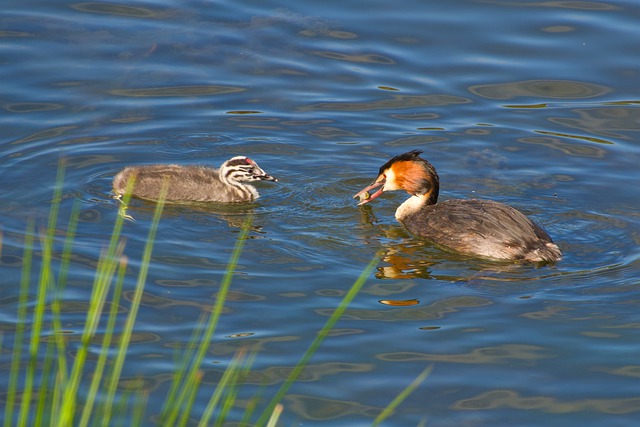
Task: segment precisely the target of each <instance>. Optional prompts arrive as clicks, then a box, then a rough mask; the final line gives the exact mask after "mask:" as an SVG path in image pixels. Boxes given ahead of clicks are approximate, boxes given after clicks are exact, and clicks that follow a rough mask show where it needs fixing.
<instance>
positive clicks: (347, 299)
mask: <svg viewBox="0 0 640 427" xmlns="http://www.w3.org/2000/svg"><path fill="white" fill-rule="evenodd" d="M380 259H381V254H377V255H376V256H375V257H374V258H373V260H371V262H370V263H369V265H367V267H366V268H365V269H364V271H363V272H362V274H360V277H358V279H357V280H356V281H355V283H354V284H353V285H352V286H351V288H350V289H349V291H348V292H347V294H346V295H345V296H344V298H342V301H340V304H339V305H338V308H336V310H335V311H334V312H333V313H332V314H331V316H330V317H329V320H327V322H326V323H325V325H324V326H323V327H322V329H321V330H320V332H318V335H316V338H315V339H314V340H313V342H312V343H311V345H310V346H309V348H308V349H307V351H306V352H305V353H304V355H303V356H302V358H301V359H300V361H299V362H298V364H297V365H296V366H295V367H294V368H293V370H292V371H291V373H290V374H289V376H288V377H287V379H286V380H285V381H284V383H283V384H282V386H281V387H280V389H279V390H278V392H277V393H276V394H275V396H274V397H273V398H272V399H271V402H269V404H268V405H267V408H266V409H265V410H264V412H263V413H262V415H261V416H260V418H259V419H258V422H257V423H256V424H255V425H256V426H258V427H260V426H263V425H265V423H266V422H267V420H268V419H269V418H270V417H271V414H272V413H273V412H274V410H275V407H276V405H277V404H278V403H279V402H280V401H281V400H282V398H283V397H284V396H285V394H287V392H288V391H289V388H291V386H292V385H293V383H294V382H295V381H296V380H297V379H298V377H299V376H300V374H301V373H302V371H303V370H304V368H305V367H306V366H307V364H308V363H309V361H310V360H311V358H312V357H313V355H314V354H315V353H316V351H317V350H318V348H319V347H320V345H321V344H322V342H323V341H324V339H325V338H326V337H327V335H329V333H330V332H331V330H332V329H333V326H334V325H335V324H336V322H337V321H338V319H340V317H341V316H342V314H344V312H345V310H346V309H347V307H348V306H349V304H350V303H351V301H353V298H355V296H356V295H357V294H358V292H360V289H361V288H362V286H363V285H364V284H365V282H366V281H367V279H368V278H369V276H370V275H371V273H372V272H373V270H374V269H375V268H376V266H377V265H378V263H379V262H380Z"/></svg>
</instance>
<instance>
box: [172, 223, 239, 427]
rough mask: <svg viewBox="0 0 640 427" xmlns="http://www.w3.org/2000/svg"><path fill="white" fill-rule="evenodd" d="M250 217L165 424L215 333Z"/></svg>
mask: <svg viewBox="0 0 640 427" xmlns="http://www.w3.org/2000/svg"><path fill="white" fill-rule="evenodd" d="M251 221H252V217H251V216H249V217H248V218H247V220H246V221H245V223H244V225H243V227H242V230H241V232H240V235H239V236H238V239H237V241H236V245H235V248H234V250H233V253H232V254H231V258H230V260H229V263H228V264H227V271H226V272H225V275H224V278H223V279H222V282H221V283H220V289H219V290H218V294H217V296H216V302H215V304H214V307H213V310H212V312H211V315H210V316H209V321H208V323H207V327H206V329H205V331H204V332H203V334H202V337H200V338H199V340H198V342H199V343H200V345H199V347H198V350H197V352H196V355H195V358H194V361H193V362H192V364H191V367H190V368H189V372H188V373H187V374H186V377H185V378H184V380H183V383H182V385H181V388H180V392H179V393H178V394H177V397H176V399H175V401H172V402H169V405H168V406H167V407H166V408H165V411H164V412H163V416H162V421H163V423H165V425H174V423H175V421H176V419H177V417H178V412H179V411H180V408H181V407H182V406H183V405H184V404H185V402H186V397H187V395H188V393H189V387H188V384H190V383H192V382H193V378H195V377H196V376H197V375H198V371H199V370H200V366H201V365H202V361H203V360H204V356H205V354H206V353H207V350H208V349H209V345H210V343H211V339H212V337H213V334H214V333H215V330H216V326H217V325H218V320H219V319H220V315H221V314H222V310H223V308H224V303H225V301H226V298H227V294H228V292H229V287H230V286H231V279H232V278H233V273H234V271H235V268H236V266H237V265H238V260H239V259H240V254H241V253H242V248H243V247H244V243H245V240H246V237H247V235H248V233H249V230H250V228H251Z"/></svg>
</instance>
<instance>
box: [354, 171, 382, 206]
mask: <svg viewBox="0 0 640 427" xmlns="http://www.w3.org/2000/svg"><path fill="white" fill-rule="evenodd" d="M385 182H387V179H386V178H385V177H384V175H380V176H379V177H378V179H376V180H375V181H373V183H371V185H369V186H367V187H365V188H363V189H362V190H360V191H358V192H357V193H356V195H355V196H353V198H354V199H356V198H359V199H360V203H358V206H361V205H364V204H366V203H369V202H370V201H372V200H373V199H375V198H377V197H379V196H380V195H381V194H382V193H383V192H384V184H385ZM376 187H380V189H379V190H378V191H376V192H375V193H373V194H368V192H369V190H373V189H374V188H376ZM362 195H364V196H366V197H363V196H362Z"/></svg>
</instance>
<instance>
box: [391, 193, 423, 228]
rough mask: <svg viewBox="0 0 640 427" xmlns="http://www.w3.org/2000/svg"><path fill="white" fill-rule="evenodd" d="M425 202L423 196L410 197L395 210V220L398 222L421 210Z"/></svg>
mask: <svg viewBox="0 0 640 427" xmlns="http://www.w3.org/2000/svg"><path fill="white" fill-rule="evenodd" d="M425 202H426V199H425V196H424V195H423V196H411V197H409V198H408V199H407V200H405V201H404V202H403V203H402V204H401V205H400V206H398V209H396V219H397V220H398V221H400V222H402V221H403V219H404V218H407V217H409V216H411V215H413V214H415V213H417V212H418V211H420V209H422V207H423V206H424V204H425Z"/></svg>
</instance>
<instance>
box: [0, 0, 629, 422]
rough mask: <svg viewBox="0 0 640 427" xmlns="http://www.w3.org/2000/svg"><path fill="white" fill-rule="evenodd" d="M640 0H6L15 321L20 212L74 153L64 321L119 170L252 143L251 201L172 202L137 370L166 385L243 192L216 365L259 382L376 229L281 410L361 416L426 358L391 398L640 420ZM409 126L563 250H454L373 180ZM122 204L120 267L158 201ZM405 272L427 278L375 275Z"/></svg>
mask: <svg viewBox="0 0 640 427" xmlns="http://www.w3.org/2000/svg"><path fill="white" fill-rule="evenodd" d="M454 3H455V4H454ZM639 19H640V5H637V4H636V3H635V2H633V1H610V2H570V1H558V2H535V1H530V2H521V1H460V2H448V1H433V2H423V1H407V2H402V3H393V4H390V3H389V2H388V1H366V2H365V1H352V2H335V1H328V2H311V1H302V2H284V1H280V2H278V1H246V2H231V1H222V2H211V1H188V2H173V1H139V2H75V3H74V2H67V1H63V0H56V1H46V2H45V1H33V0H32V1H29V2H22V1H21V2H18V1H5V4H4V6H3V13H2V16H0V52H1V55H0V58H1V59H0V61H2V67H1V68H0V94H1V95H0V108H1V110H0V111H1V113H0V125H1V126H2V135H1V136H0V144H1V147H2V151H3V156H2V165H3V173H2V176H1V178H0V180H1V182H2V187H3V191H2V196H1V197H2V203H0V209H1V213H2V220H1V225H2V230H3V233H4V237H3V249H2V257H1V258H0V260H1V266H2V272H3V273H2V279H0V304H1V306H2V309H1V310H0V311H1V312H2V314H1V315H0V316H1V317H0V318H1V319H2V330H3V331H4V336H5V338H4V340H5V341H4V342H5V343H7V342H9V343H11V342H12V337H13V335H12V334H13V331H14V330H15V322H16V318H15V314H14V313H15V312H16V308H17V307H16V296H17V293H18V287H17V284H18V283H19V280H20V269H21V257H22V242H23V239H24V237H23V234H24V230H25V228H26V224H27V218H34V219H35V221H36V223H37V224H38V225H45V224H46V218H47V215H48V212H49V207H50V201H51V197H52V194H53V188H54V181H55V176H56V169H57V167H58V163H59V160H60V159H61V158H64V159H65V162H66V175H65V181H64V200H63V203H62V206H61V212H60V222H59V228H60V229H61V233H62V231H63V230H64V228H65V224H66V221H67V219H68V218H69V216H70V215H71V210H72V206H73V204H74V203H79V206H80V211H81V214H80V215H81V216H80V218H81V223H80V226H79V230H78V236H77V244H76V249H75V252H74V259H73V263H72V271H71V274H70V280H69V284H68V286H67V289H66V291H65V296H64V299H65V310H64V324H65V328H66V329H67V330H68V333H69V334H70V339H71V340H73V339H74V337H75V338H76V339H79V334H80V332H81V327H82V322H83V321H84V314H85V311H86V308H87V306H88V301H89V298H90V295H91V283H92V280H93V271H94V269H95V265H96V261H97V259H98V257H99V255H100V250H101V249H102V248H103V247H105V246H106V244H107V242H108V237H109V235H110V233H111V230H112V227H113V223H114V221H115V218H116V215H117V204H116V202H115V201H114V200H112V199H111V197H110V189H111V187H110V186H111V179H112V178H113V176H114V174H115V173H117V171H118V170H119V169H121V168H122V167H123V166H124V165H128V164H141V163H153V162H173V163H180V164H211V165H215V166H217V165H219V164H220V163H221V162H222V161H224V160H226V159H227V158H229V157H231V156H235V155H240V154H244V155H248V156H251V157H252V158H254V159H255V160H256V161H257V162H258V163H259V164H260V166H261V167H262V168H263V169H265V170H266V171H267V172H268V173H270V174H272V175H274V176H276V177H278V178H279V180H280V182H279V183H276V184H272V183H265V184H263V185H260V186H259V187H260V188H259V191H260V193H261V195H262V197H261V198H260V199H259V200H258V203H256V204H254V205H251V206H244V207H224V206H216V207H208V208H198V209H192V208H188V207H183V206H179V207H169V208H168V209H167V210H166V212H165V213H164V215H163V218H162V221H161V225H160V229H159V231H158V236H157V241H156V245H155V249H154V252H153V257H152V266H151V271H150V274H149V277H148V280H147V284H146V288H145V296H144V299H143V307H142V309H141V311H140V314H139V319H138V323H137V325H136V330H135V338H136V339H135V342H134V344H132V346H131V349H130V354H129V355H128V357H127V364H126V366H125V372H124V376H125V377H126V378H136V377H140V376H142V377H143V378H144V380H145V382H146V383H147V384H148V390H149V392H150V398H149V399H150V402H151V405H150V407H151V408H153V407H154V405H158V406H159V405H160V404H161V402H162V400H163V398H164V393H166V391H167V388H168V384H169V383H168V381H169V375H168V374H169V373H171V372H172V369H173V368H174V365H173V357H174V355H175V349H176V348H183V347H184V346H185V345H186V343H187V341H188V338H189V336H190V334H191V331H192V330H193V328H194V327H196V325H197V323H198V321H199V317H200V313H201V311H202V310H208V309H209V308H210V307H211V306H212V305H213V303H214V301H215V296H216V292H217V290H218V286H219V284H220V281H221V279H222V275H223V272H224V270H225V267H226V264H227V262H228V259H229V256H230V254H231V250H232V248H233V246H234V244H235V242H236V239H237V236H238V233H239V228H240V227H241V224H242V223H243V221H244V218H245V216H246V215H247V214H249V213H252V214H253V215H254V223H253V229H252V231H251V233H250V237H251V238H250V239H248V241H247V242H246V245H245V249H244V252H243V254H242V257H241V261H240V265H239V267H238V272H237V274H236V276H235V278H234V282H233V285H232V288H231V289H232V294H231V300H230V301H229V303H228V304H227V305H226V312H225V314H224V316H223V317H222V320H221V325H220V327H219V328H218V331H217V333H216V337H215V342H214V345H213V346H212V349H211V352H210V354H208V356H207V365H208V368H207V369H206V370H205V373H204V374H205V376H204V383H205V384H206V385H209V387H210V390H213V388H214V387H215V383H216V382H217V380H218V379H219V378H220V376H221V374H222V371H223V370H224V368H225V367H226V366H227V364H228V363H229V361H230V360H231V358H232V357H233V354H234V353H235V351H236V350H237V349H239V348H242V347H246V346H249V347H251V348H253V349H256V350H257V351H258V355H257V357H256V361H255V364H254V373H255V378H253V379H250V380H249V384H248V386H247V388H246V389H245V390H244V391H243V393H244V394H246V395H243V396H242V397H243V398H248V397H250V396H252V395H253V393H255V391H256V390H257V389H258V388H259V387H260V386H263V385H266V392H267V394H268V393H270V392H275V390H276V389H277V387H278V386H279V385H280V384H281V383H282V381H283V379H284V378H286V375H287V374H288V372H289V370H290V369H291V368H292V367H293V366H295V364H296V363H297V361H298V360H299V358H300V357H301V356H302V354H303V353H304V351H305V350H306V348H307V347H308V346H309V344H310V343H311V341H312V340H313V338H314V336H315V334H316V333H317V331H318V330H319V329H320V328H321V327H322V326H323V325H324V323H325V322H326V320H327V318H328V316H329V315H330V313H331V312H332V310H333V309H335V307H336V306H337V304H338V303H339V301H340V299H341V298H342V296H343V295H344V293H345V292H346V290H347V289H348V288H349V286H350V285H351V284H352V283H353V281H354V280H355V279H356V278H357V277H358V275H359V274H360V272H361V271H362V270H363V268H364V267H365V265H366V264H367V263H368V262H369V261H370V260H371V259H372V258H373V257H374V255H375V254H376V253H377V252H378V251H382V252H383V253H384V256H383V260H382V261H381V262H380V264H379V266H378V267H377V269H376V272H375V273H374V274H373V275H372V276H371V277H370V278H369V279H368V281H367V283H366V284H365V287H364V289H363V291H362V292H361V293H360V294H359V295H358V296H357V298H356V300H355V301H354V302H353V304H352V305H351V306H350V308H349V309H348V311H347V313H346V315H345V316H344V318H343V319H342V320H341V321H340V322H339V323H338V325H337V329H336V330H335V331H334V332H333V333H332V335H331V336H330V337H329V338H328V339H327V340H326V341H325V343H324V344H323V345H322V347H321V348H320V350H319V352H318V353H317V354H316V355H315V357H314V358H313V359H312V361H311V364H310V366H309V367H308V369H307V370H306V371H305V374H304V375H303V377H302V379H301V380H300V381H299V382H298V383H296V384H295V385H294V387H293V388H292V389H291V390H290V392H289V394H288V395H287V397H286V398H285V400H284V402H283V403H284V405H285V409H284V414H283V416H282V425H287V426H291V425H305V426H311V425H314V426H315V425H317V426H325V425H326V426H329V425H331V426H335V425H344V426H361V425H362V426H364V425H370V424H371V422H372V420H373V418H374V417H375V416H376V414H377V413H378V412H379V411H380V410H381V408H383V407H384V406H386V405H387V404H388V403H389V402H391V400H392V399H393V398H394V397H395V396H396V395H397V394H398V393H400V391H401V390H402V389H403V388H404V387H405V386H406V385H408V384H409V383H410V382H411V381H412V380H413V378H414V377H415V376H416V375H417V374H418V373H419V372H420V371H422V370H423V369H424V368H425V367H426V366H429V365H433V372H432V374H431V375H430V376H429V378H428V379H427V381H426V382H425V383H423V384H422V385H421V386H420V387H419V388H418V389H417V390H416V391H415V392H414V393H413V394H412V395H411V396H410V397H409V398H408V399H407V400H406V401H405V402H404V403H403V404H402V405H401V406H400V407H399V408H398V410H397V411H396V412H395V413H394V415H393V416H392V418H391V419H390V421H389V425H394V426H416V425H419V423H420V422H421V421H422V420H425V419H426V420H427V423H428V425H435V426H451V425H459V426H462V425H463V426H485V425H494V426H497V425H500V426H516V425H517V426H540V425H562V426H587V425H593V426H602V425H607V426H632V425H633V426H635V425H637V422H638V420H640V413H639V411H640V409H639V408H640V388H639V387H638V376H639V375H640V365H639V364H638V358H637V355H638V353H639V352H640V344H639V342H640V340H638V325H640V315H639V314H638V313H639V312H638V309H637V305H638V302H639V301H640V293H639V291H640V287H639V284H638V279H637V278H638V276H639V274H638V273H639V267H640V261H639V260H640V251H639V250H638V243H639V242H640V234H639V232H638V230H639V229H640V228H639V227H638V226H639V223H640V217H639V216H638V207H639V203H638V191H637V189H636V183H637V182H638V179H639V178H640V176H639V174H638V166H637V165H638V164H639V162H640V156H639V145H638V143H637V142H636V139H637V137H638V130H639V129H640V114H639V111H640V110H639V109H638V103H639V102H640V96H639V93H638V84H637V82H638V78H639V75H638V73H639V71H638V70H640V59H639V58H638V55H637V54H636V52H637V40H638V39H639V38H640V29H639V27H638V25H637V23H638V21H639ZM411 149H422V150H424V152H425V157H426V158H428V159H429V160H430V161H431V162H432V163H433V164H434V165H435V167H436V168H437V169H438V172H439V174H440V177H441V191H442V194H441V197H442V198H443V199H446V198H453V197H463V198H464V197H481V198H491V199H494V200H498V201H501V202H505V203H509V204H511V205H513V206H515V207H517V208H519V209H521V210H522V211H524V212H525V213H527V214H528V215H530V216H531V217H532V218H533V219H535V220H536V221H537V222H538V223H540V224H541V225H543V226H544V227H545V228H546V229H547V231H548V232H549V234H550V235H551V236H552V237H553V239H554V240H555V241H556V242H557V243H558V245H559V246H560V247H561V248H562V250H563V252H564V259H563V260H562V261H561V262H559V263H558V264H556V265H547V266H537V265H504V264H496V263H491V262H488V261H483V260H477V259H468V258H464V257H460V256H457V255H455V254H451V253H448V252H444V251H441V250H439V249H438V248H436V247H434V246H433V245H430V244H429V243H427V242H423V241H420V240H418V239H415V238H413V237H412V236H411V235H409V234H408V233H407V232H406V231H405V230H404V229H403V228H402V226H401V225H400V224H398V223H396V221H395V219H394V217H393V213H394V210H395V208H396V206H397V205H398V204H399V203H400V202H401V201H402V200H403V199H404V198H405V197H406V195H401V194H388V195H385V196H384V197H382V198H380V199H378V200H376V201H375V202H374V203H372V204H370V205H367V206H364V207H362V208H358V207H356V206H355V204H356V203H355V202H354V201H353V200H352V199H351V196H352V195H353V194H354V193H355V192H356V191H358V190H359V189H360V188H362V187H363V186H365V185H366V184H368V183H369V182H370V181H371V180H372V179H374V178H375V175H376V173H377V170H378V168H379V166H380V165H381V164H383V163H384V162H385V161H386V160H387V159H388V158H390V157H391V156H393V155H396V154H399V153H402V152H404V151H409V150H411ZM130 213H131V214H132V215H133V216H134V217H135V219H136V221H135V222H132V223H127V224H126V226H125V229H124V234H125V236H126V238H127V249H126V254H127V256H128V258H129V259H130V262H131V265H130V267H129V271H128V274H127V282H126V284H125V286H126V287H127V292H129V295H130V293H131V292H132V290H133V287H134V285H135V280H136V276H137V272H138V267H139V261H140V259H141V255H142V249H143V246H144V242H145V240H146V236H147V233H148V230H149V223H150V219H151V216H152V206H151V205H149V204H148V203H144V202H135V203H133V206H132V207H131V209H130ZM59 250H61V246H60V248H59ZM410 299H417V300H418V301H419V303H418V304H417V305H411V306H401V307H398V306H388V305H384V304H381V303H380V302H379V301H380V300H410ZM47 333H49V331H48V332H47ZM11 345H12V344H9V345H8V347H11ZM5 346H7V345H6V344H5ZM69 357H70V359H72V358H73V355H72V354H70V355H69ZM9 360H10V353H9V352H5V353H4V354H3V356H2V363H1V366H3V369H5V370H7V369H8V366H9ZM0 384H2V390H4V389H5V388H6V383H5V382H0ZM209 396H210V394H207V393H204V392H203V396H201V399H199V400H198V403H197V405H196V408H195V410H194V412H195V413H196V414H199V411H202V410H203V409H204V406H205V405H206V402H207V401H208V399H209ZM155 416H157V414H156V413H154V411H153V409H150V410H149V413H148V414H147V417H146V418H145V422H146V423H147V424H148V425H153V424H154V421H155V420H156V418H155ZM238 417H239V415H238Z"/></svg>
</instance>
